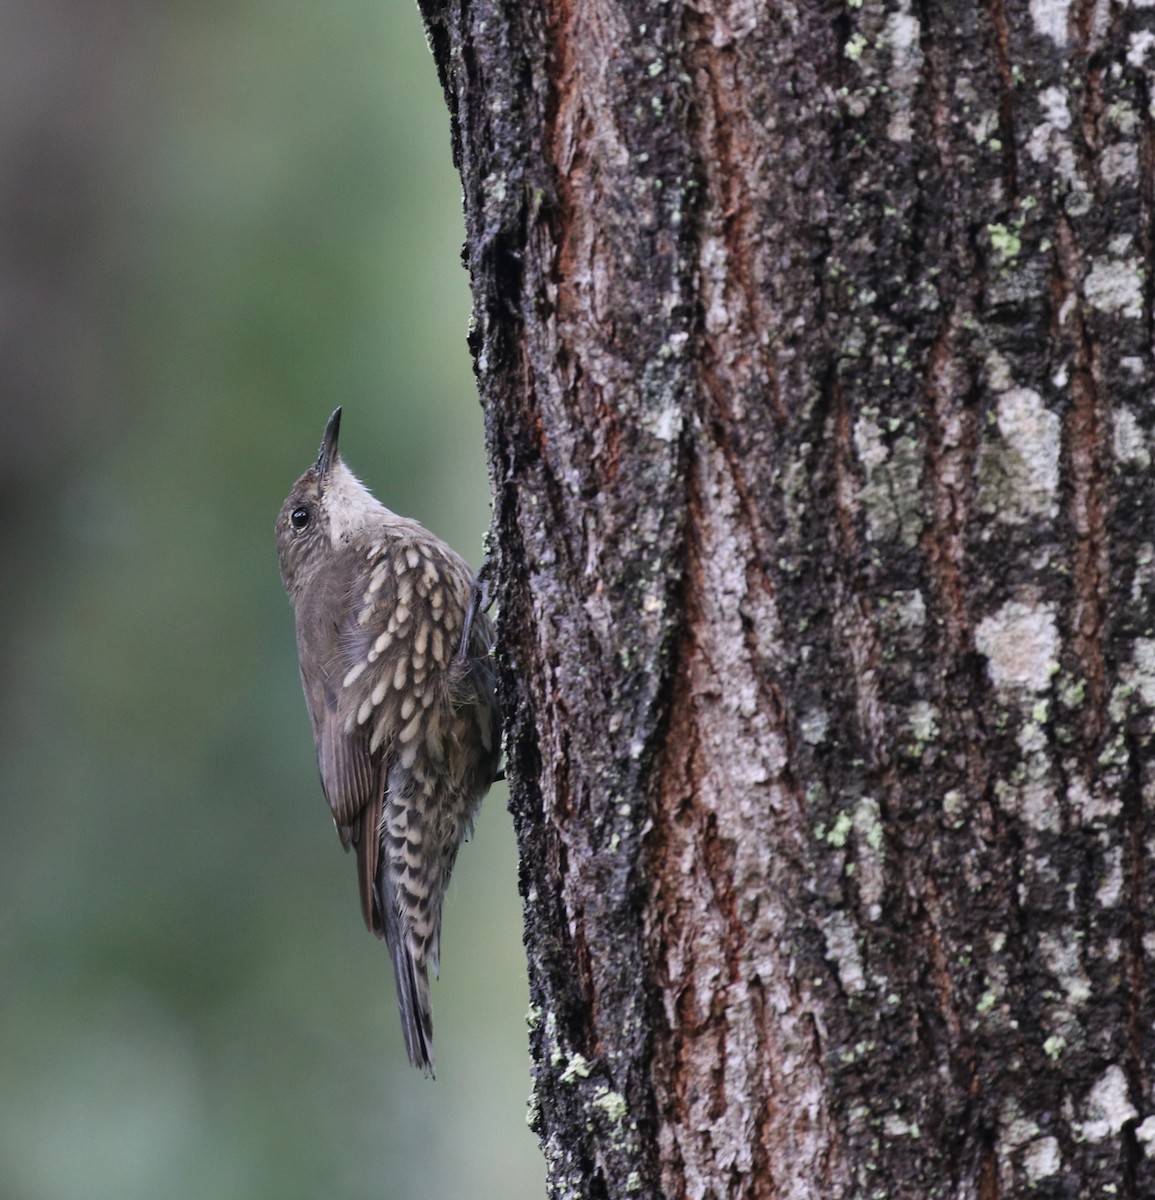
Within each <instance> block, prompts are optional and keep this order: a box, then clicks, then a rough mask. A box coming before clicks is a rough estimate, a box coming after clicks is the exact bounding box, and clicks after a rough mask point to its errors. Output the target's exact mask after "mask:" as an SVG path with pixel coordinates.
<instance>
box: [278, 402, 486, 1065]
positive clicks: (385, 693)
mask: <svg viewBox="0 0 1155 1200" xmlns="http://www.w3.org/2000/svg"><path fill="white" fill-rule="evenodd" d="M340 417H341V410H340V409H337V411H336V412H335V413H334V414H333V416H332V418H331V419H330V421H329V426H328V428H327V429H326V431H325V440H324V442H323V443H322V446H321V453H320V456H319V457H318V459H317V462H316V464H315V465H314V466H312V467H310V468H309V470H308V471H306V472H305V474H304V475H302V476H301V478H300V479H299V480H298V481H297V483H296V485H295V486H294V487H293V490H292V492H290V494H289V497H288V499H287V500H286V501H285V503H284V504H283V505H282V507H281V513H280V516H279V518H278V520H277V551H278V554H279V557H280V561H281V577H282V579H283V580H284V583H285V588H286V590H287V591H288V593H289V596H290V598H291V599H292V601H293V608H294V612H295V614H296V621H297V652H298V656H299V658H300V663H301V681H302V684H303V686H304V690H305V700H306V702H307V704H308V708H309V717H310V720H311V721H312V725H313V737H314V740H315V742H316V747H317V761H318V765H319V767H320V771H321V783H322V785H323V787H324V789H325V796H326V798H327V799H328V801H329V807H330V808H331V809H332V812H333V821H334V823H335V824H336V826H337V832H338V834H339V835H340V837H341V842H342V844H343V845H344V847H345V849H346V850H350V849H352V850H355V851H356V855H357V877H358V880H359V883H360V890H361V911H362V914H363V916H364V918H365V924H366V925H367V926H368V927H369V929H371V930H372V931H373V932H374V933H375V934H376V935H377V936H378V937H381V938H384V939H385V942H386V944H387V945H388V947H389V952H390V955H391V957H392V959H393V968H394V972H395V975H396V978H397V996H398V1000H399V1002H400V1006H401V1022H402V1027H403V1029H404V1031H405V1044H406V1048H407V1049H408V1051H409V1060H410V1062H412V1063H413V1065H414V1066H416V1067H420V1068H422V1069H424V1070H426V1071H428V1072H429V1073H430V1074H432V1071H433V1049H432V1039H433V1022H432V1012H431V1009H430V1004H429V982H428V968H429V967H430V966H432V968H433V970H434V972H436V971H437V967H438V956H439V943H440V934H441V902H442V899H443V897H444V895H445V889H446V886H447V885H448V882H449V876H450V873H451V872H452V870H453V864H454V861H455V860H456V858H457V850H458V847H459V846H460V845H461V842H462V840H463V839H464V838H465V836H466V835H467V834H468V832H469V829H470V826H471V824H472V821H473V818H474V816H475V815H476V813H477V809H478V807H479V805H480V804H481V800H482V797H483V796H484V795H485V793H486V792H487V791H488V790H489V786H490V784H491V783H492V782H493V779H494V777H495V774H496V770H497V762H498V756H499V753H500V749H499V747H500V721H499V717H498V711H497V707H496V704H495V701H494V693H493V672H492V669H491V666H490V660H489V653H490V649H491V647H492V644H493V628H492V626H491V624H490V622H489V619H488V617H486V616H485V614H484V612H482V611H480V608H481V606H480V605H479V604H478V591H479V589H476V585H475V581H474V577H473V573H472V572H471V571H470V569H469V567H468V565H467V564H466V563H465V561H464V560H463V559H462V558H461V557H460V555H458V554H457V553H456V552H455V551H453V550H451V549H450V548H449V547H448V546H447V545H446V544H445V543H444V542H442V541H441V540H440V539H439V538H436V537H434V536H433V534H431V533H429V532H428V531H427V530H426V529H424V528H423V527H422V526H421V525H419V524H418V523H417V522H416V521H411V520H408V519H407V518H405V517H399V516H397V515H396V513H393V512H390V510H389V509H387V508H386V507H385V506H384V505H383V504H381V503H379V502H378V501H377V500H376V499H374V498H373V496H372V495H371V494H370V493H369V492H368V490H367V489H366V488H365V487H364V486H363V485H362V484H361V483H360V482H359V481H358V480H357V478H356V477H355V476H354V475H353V474H352V472H351V471H349V469H348V468H347V467H346V466H345V464H344V463H343V462H342V461H341V459H340V457H339V455H338V452H337V433H338V429H339V426H340Z"/></svg>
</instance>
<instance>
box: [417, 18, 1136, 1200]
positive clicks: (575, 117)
mask: <svg viewBox="0 0 1155 1200" xmlns="http://www.w3.org/2000/svg"><path fill="white" fill-rule="evenodd" d="M422 9H423V12H424V16H425V19H426V23H427V28H428V30H429V33H430V39H431V43H432V47H433V51H434V55H435V58H436V61H437V65H438V69H439V71H440V73H441V77H442V81H443V84H444V86H445V92H446V97H447V100H448V103H449V106H450V109H451V113H452V116H453V131H454V151H455V155H456V158H457V162H458V165H459V167H460V170H461V174H462V179H463V182H464V190H465V210H466V221H467V243H466V249H465V257H466V261H467V264H468V266H469V269H470V272H471V277H472V281H473V288H474V296H475V325H474V328H473V331H472V335H471V340H472V346H473V350H474V354H475V360H476V365H477V375H478V380H479V385H480V389H481V395H482V401H483V403H484V405H485V409H486V414H487V436H488V448H489V454H490V461H491V464H492V471H493V485H494V493H495V500H496V509H495V515H494V538H495V547H496V549H497V551H498V554H499V564H500V565H499V588H498V592H499V595H500V599H501V606H502V607H501V612H500V620H499V642H500V646H501V655H502V675H503V688H504V696H505V701H506V704H507V707H508V714H507V715H508V724H509V744H508V755H509V768H510V776H511V781H512V795H513V808H514V815H515V820H516V823H517V829H518V837H519V840H520V845H521V854H522V878H521V884H522V892H523V895H524V898H525V914H526V942H527V948H528V952H529V963H530V984H531V992H532V996H533V1009H532V1011H531V1027H532V1035H531V1036H532V1045H533V1053H534V1058H535V1063H536V1085H535V1099H534V1121H535V1127H536V1128H537V1129H538V1131H539V1132H540V1134H541V1137H542V1140H543V1145H544V1147H545V1152H546V1156H547V1161H548V1169H549V1179H550V1188H551V1194H552V1195H554V1196H558V1197H561V1196H575V1197H576V1196H581V1197H587V1198H590V1197H643V1196H650V1197H658V1196H671V1197H673V1196H692V1197H750V1198H753V1197H759V1198H761V1197H766V1198H769V1197H798V1198H801V1197H821V1198H823V1200H829V1198H832V1197H835V1198H836V1197H851V1196H854V1197H858V1196H886V1197H912V1198H913V1197H920V1198H922V1197H959V1198H963V1197H966V1198H971V1197H974V1198H976V1200H994V1198H996V1197H1001V1196H1012V1195H1025V1194H1028V1193H1029V1194H1031V1195H1036V1196H1043V1197H1076V1196H1101V1195H1104V1194H1114V1195H1117V1196H1122V1197H1127V1198H1129V1200H1139V1198H1140V1197H1145V1196H1152V1195H1155V1161H1153V1159H1152V1157H1151V1153H1149V1152H1155V1097H1153V1094H1152V1084H1153V1082H1155V1080H1153V1078H1152V1061H1153V1059H1152V1053H1153V1035H1155V1028H1153V1023H1155V1003H1153V997H1152V980H1151V973H1150V971H1149V969H1148V967H1147V963H1146V956H1147V951H1148V949H1149V948H1150V949H1155V928H1153V921H1152V917H1151V915H1150V911H1149V910H1150V907H1151V904H1150V898H1151V896H1152V892H1153V880H1152V873H1151V858H1152V848H1153V847H1152V812H1153V807H1155V778H1153V768H1152V765H1151V762H1150V758H1151V741H1152V733H1153V730H1155V724H1153V717H1155V621H1153V620H1152V617H1151V596H1152V588H1153V584H1155V502H1153V501H1152V497H1151V482H1152V473H1151V455H1152V452H1153V425H1155V407H1153V405H1152V399H1151V397H1152V385H1153V382H1155V361H1153V356H1152V340H1151V339H1152V333H1153V330H1155V313H1153V297H1155V291H1153V284H1152V272H1151V269H1150V267H1151V255H1152V243H1153V239H1155V121H1153V119H1152V113H1151V101H1152V80H1153V72H1155V8H1153V7H1151V6H1150V4H1149V3H1148V2H1147V0H1135V2H1134V3H1132V4H1130V5H1127V4H1123V3H1110V2H1108V0H1069V2H1068V0H1030V2H1029V3H1028V2H1027V0H982V2H980V3H974V2H972V0H966V2H963V0H942V2H938V3H936V2H932V0H887V2H878V0H850V2H849V3H843V2H839V3H834V2H822V0H797V2H794V3H790V2H783V3H778V4H772V5H761V4H759V5H754V4H749V3H744V2H740V0H733V2H727V0H694V2H693V3H685V4H679V3H673V2H671V3H668V4H653V3H642V2H640V0H567V2H562V0H557V2H555V3H541V2H533V0H530V2H523V0H518V2H517V3H514V2H513V0H422Z"/></svg>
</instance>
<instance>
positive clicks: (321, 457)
mask: <svg viewBox="0 0 1155 1200" xmlns="http://www.w3.org/2000/svg"><path fill="white" fill-rule="evenodd" d="M340 431H341V410H340V408H335V409H334V410H333V415H332V416H331V417H330V418H329V424H328V425H326V426H325V436H324V438H323V439H322V441H321V453H320V454H318V455H317V467H316V471H317V482H318V483H319V484H320V485H321V486H322V487H324V484H325V477H326V476H327V475H328V474H329V471H330V470H331V469H332V467H333V464H334V463H335V462H336V461H337V434H338V433H340Z"/></svg>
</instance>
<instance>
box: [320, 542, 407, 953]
mask: <svg viewBox="0 0 1155 1200" xmlns="http://www.w3.org/2000/svg"><path fill="white" fill-rule="evenodd" d="M342 566H343V568H344V569H340V568H338V569H335V570H332V571H330V572H328V573H327V574H326V576H325V578H324V580H323V581H322V582H321V586H323V587H324V588H325V589H326V594H324V595H321V596H316V597H311V598H310V600H311V602H310V603H309V604H308V605H307V606H305V608H304V609H303V610H302V611H304V612H306V613H316V614H319V615H318V618H317V619H318V621H319V622H320V621H325V622H327V625H324V626H322V625H320V624H319V625H318V626H317V627H315V628H313V629H311V630H310V629H307V628H306V629H299V630H298V641H299V643H300V644H301V650H302V654H301V664H302V667H301V678H302V682H303V684H304V690H305V699H306V702H307V704H308V708H309V716H310V719H311V721H312V725H313V738H314V741H315V744H316V748H317V765H318V767H319V769H320V773H321V786H322V787H323V788H324V791H325V798H326V800H328V802H329V808H330V810H331V811H332V814H333V823H334V824H335V825H336V827H337V833H338V834H339V835H340V838H341V844H342V845H343V846H344V847H345V849H346V850H350V849H353V850H356V852H357V877H358V884H359V891H360V896H361V913H362V916H363V917H364V919H365V924H366V926H368V928H369V929H370V930H371V931H372V932H373V933H375V934H377V936H378V937H383V936H384V933H385V931H384V927H383V924H382V922H381V920H380V917H379V915H378V913H377V911H376V909H375V906H374V899H373V897H374V885H375V881H376V878H377V871H378V865H379V859H380V836H379V833H380V828H381V807H382V794H383V791H384V776H383V772H382V770H381V761H380V756H379V755H377V754H374V753H373V752H372V750H371V747H370V736H371V735H370V730H369V728H368V727H367V726H366V725H365V723H364V722H363V721H362V722H360V723H359V722H358V720H357V717H358V709H359V707H360V705H361V701H362V692H363V691H364V682H363V677H364V673H365V671H364V667H365V660H364V658H358V657H357V656H356V655H355V653H354V642H355V641H356V638H355V636H354V631H355V630H356V629H357V628H358V618H359V616H360V613H361V611H362V610H363V608H364V598H363V596H361V595H359V594H358V589H355V588H354V587H353V581H354V580H356V579H357V578H358V576H359V575H360V578H361V579H364V578H365V576H364V574H363V573H362V572H359V571H358V567H359V566H360V564H359V563H357V562H356V561H355V559H353V558H352V557H350V559H349V560H348V561H347V562H346V563H344V564H342ZM390 590H391V589H388V588H382V586H381V584H380V583H379V584H378V587H377V589H376V593H377V598H378V599H384V600H385V601H386V602H387V601H388V596H389V591H390ZM382 592H384V595H383V596H382V595H380V593H382ZM320 614H325V616H320ZM334 614H335V616H334ZM305 643H307V644H308V646H311V647H314V648H315V647H319V646H324V647H330V648H331V652H330V654H329V655H328V657H327V658H324V659H320V660H318V659H317V658H316V653H315V650H314V653H313V657H312V658H307V657H306V653H305V649H306V646H305ZM306 664H307V666H306Z"/></svg>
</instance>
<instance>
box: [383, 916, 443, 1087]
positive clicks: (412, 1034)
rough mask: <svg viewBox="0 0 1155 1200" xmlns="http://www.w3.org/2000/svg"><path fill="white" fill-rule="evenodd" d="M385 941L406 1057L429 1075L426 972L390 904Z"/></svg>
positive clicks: (430, 1027)
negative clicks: (395, 983) (394, 983)
mask: <svg viewBox="0 0 1155 1200" xmlns="http://www.w3.org/2000/svg"><path fill="white" fill-rule="evenodd" d="M386 914H387V915H386V921H385V942H386V945H388V947H389V957H390V958H392V959H393V976H394V978H395V979H396V981H397V1003H398V1005H399V1006H400V1008H401V1029H402V1032H403V1033H404V1034H405V1049H406V1050H407V1051H408V1052H409V1061H410V1063H412V1065H413V1066H415V1067H416V1068H417V1069H418V1070H420V1071H424V1072H425V1074H426V1075H428V1076H430V1078H432V1077H433V1075H434V1073H435V1072H434V1069H433V1007H432V1005H431V1004H430V1002H429V973H428V971H427V970H426V969H425V967H424V966H423V965H422V966H418V964H417V963H416V962H415V961H414V959H413V953H412V951H411V950H410V949H409V946H408V945H407V944H406V939H405V938H404V937H403V936H402V934H401V923H400V921H399V919H398V917H397V912H396V910H395V909H394V907H393V905H389V906H387V908H386Z"/></svg>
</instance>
